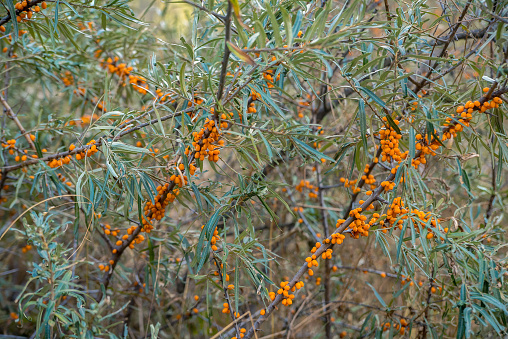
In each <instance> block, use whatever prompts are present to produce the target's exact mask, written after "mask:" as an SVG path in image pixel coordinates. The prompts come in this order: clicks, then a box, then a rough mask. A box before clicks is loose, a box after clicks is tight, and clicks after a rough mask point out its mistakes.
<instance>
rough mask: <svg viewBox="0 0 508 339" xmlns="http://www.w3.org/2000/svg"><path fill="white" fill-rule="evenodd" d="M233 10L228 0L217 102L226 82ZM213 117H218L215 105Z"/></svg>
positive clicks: (220, 97)
mask: <svg viewBox="0 0 508 339" xmlns="http://www.w3.org/2000/svg"><path fill="white" fill-rule="evenodd" d="M232 11H233V6H232V5H231V1H228V10H227V13H226V19H225V20H226V22H225V26H226V27H225V30H226V34H225V37H224V55H223V57H222V68H221V72H220V81H219V89H218V90H217V104H218V103H219V101H220V100H221V99H222V94H223V93H224V84H225V82H226V74H227V68H228V61H229V54H230V53H231V52H230V51H229V46H228V42H229V39H230V36H231V14H232ZM214 115H215V119H216V120H217V119H218V117H219V110H218V107H215V111H214Z"/></svg>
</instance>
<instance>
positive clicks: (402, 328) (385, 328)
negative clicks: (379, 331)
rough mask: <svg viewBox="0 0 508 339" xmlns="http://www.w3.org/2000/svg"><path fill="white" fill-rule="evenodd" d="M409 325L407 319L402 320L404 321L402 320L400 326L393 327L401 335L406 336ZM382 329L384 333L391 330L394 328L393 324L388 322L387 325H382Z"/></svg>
mask: <svg viewBox="0 0 508 339" xmlns="http://www.w3.org/2000/svg"><path fill="white" fill-rule="evenodd" d="M407 325H408V323H407V321H406V319H404V318H402V319H400V324H399V323H395V324H394V325H393V328H395V329H396V330H397V331H399V333H400V335H404V333H406V327H407ZM381 327H383V331H384V332H386V331H388V330H389V329H390V327H392V324H391V323H389V322H387V323H384V324H381Z"/></svg>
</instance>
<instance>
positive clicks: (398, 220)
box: [379, 197, 448, 239]
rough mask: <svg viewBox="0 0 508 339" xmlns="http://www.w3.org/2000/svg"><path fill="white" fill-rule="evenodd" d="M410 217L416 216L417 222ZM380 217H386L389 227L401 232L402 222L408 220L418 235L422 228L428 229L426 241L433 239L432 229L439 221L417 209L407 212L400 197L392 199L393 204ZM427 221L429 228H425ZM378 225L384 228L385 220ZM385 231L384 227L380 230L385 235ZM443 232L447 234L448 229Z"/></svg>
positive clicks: (428, 213)
mask: <svg viewBox="0 0 508 339" xmlns="http://www.w3.org/2000/svg"><path fill="white" fill-rule="evenodd" d="M410 215H414V216H416V217H417V218H418V219H419V220H418V219H414V218H413V217H410ZM381 217H386V222H388V224H389V225H390V227H394V226H396V227H398V228H399V229H400V230H402V225H403V223H404V220H407V219H408V218H410V220H411V221H412V222H413V225H414V226H415V229H416V231H417V232H418V233H420V232H421V230H422V229H424V228H427V229H428V231H429V232H428V233H427V239H432V238H433V237H434V234H433V233H432V228H435V227H437V224H438V223H439V219H437V218H434V217H432V216H431V213H430V212H427V213H425V212H423V211H420V210H418V209H412V210H411V212H409V210H408V209H406V208H404V201H402V198H401V197H396V198H395V199H393V202H392V204H391V205H390V206H389V208H388V211H387V212H386V214H383V215H382V216H381ZM429 220H430V226H428V227H427V224H428V221H429ZM379 224H380V225H382V226H384V225H385V220H381V221H380V222H379ZM387 231H388V230H387V227H386V226H385V227H384V228H383V229H382V232H383V233H387ZM444 232H445V233H447V232H448V228H445V229H444Z"/></svg>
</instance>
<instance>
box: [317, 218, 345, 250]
mask: <svg viewBox="0 0 508 339" xmlns="http://www.w3.org/2000/svg"><path fill="white" fill-rule="evenodd" d="M339 220H340V219H339ZM339 220H337V224H336V225H335V226H337V227H339V226H340V224H339ZM331 237H332V240H330V239H325V240H324V241H323V242H324V243H325V244H329V243H332V245H335V244H337V245H341V244H342V243H343V242H344V239H346V236H345V235H344V234H342V233H332V235H331Z"/></svg>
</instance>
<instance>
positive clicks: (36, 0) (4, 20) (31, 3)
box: [0, 0, 44, 26]
mask: <svg viewBox="0 0 508 339" xmlns="http://www.w3.org/2000/svg"><path fill="white" fill-rule="evenodd" d="M43 1H44V0H32V1H28V4H27V7H25V8H24V10H25V9H28V8H30V7H32V6H35V5H37V4H38V3H41V2H43ZM21 12H22V11H20V10H19V9H17V10H16V16H18V15H19V13H21ZM9 20H11V13H10V12H9V13H8V14H7V15H6V16H4V17H3V18H2V19H1V20H0V26H3V25H4V24H6V23H7V22H9Z"/></svg>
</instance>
